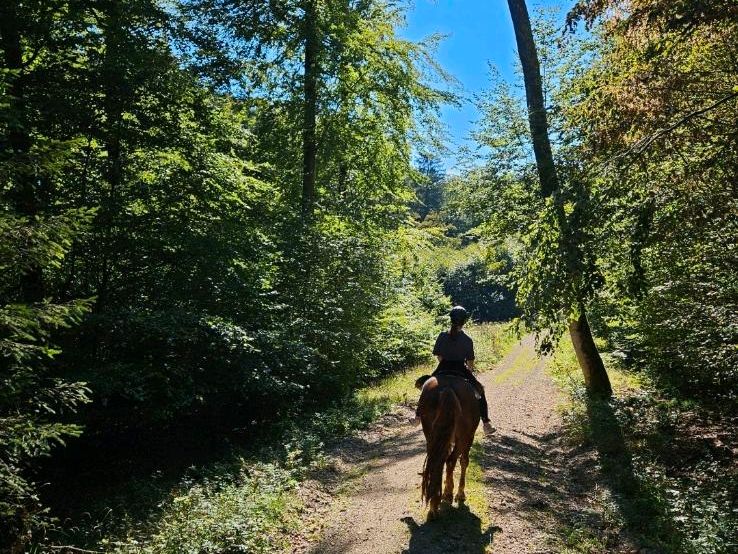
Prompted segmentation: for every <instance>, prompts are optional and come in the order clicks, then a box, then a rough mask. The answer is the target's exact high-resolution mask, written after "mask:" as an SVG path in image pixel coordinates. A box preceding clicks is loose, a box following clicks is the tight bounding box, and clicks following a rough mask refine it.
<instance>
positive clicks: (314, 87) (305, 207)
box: [302, 0, 320, 222]
mask: <svg viewBox="0 0 738 554" xmlns="http://www.w3.org/2000/svg"><path fill="white" fill-rule="evenodd" d="M304 9H305V19H304V21H303V25H304V40H305V60H304V63H305V74H304V78H303V95H304V97H303V126H302V219H303V221H304V222H308V221H309V220H310V219H311V218H312V214H313V205H314V202H315V173H316V157H317V150H318V146H317V141H316V138H315V117H316V112H317V104H318V49H319V40H320V39H319V37H318V20H317V18H318V14H317V7H316V0H304Z"/></svg>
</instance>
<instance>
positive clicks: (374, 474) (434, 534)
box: [298, 327, 559, 554]
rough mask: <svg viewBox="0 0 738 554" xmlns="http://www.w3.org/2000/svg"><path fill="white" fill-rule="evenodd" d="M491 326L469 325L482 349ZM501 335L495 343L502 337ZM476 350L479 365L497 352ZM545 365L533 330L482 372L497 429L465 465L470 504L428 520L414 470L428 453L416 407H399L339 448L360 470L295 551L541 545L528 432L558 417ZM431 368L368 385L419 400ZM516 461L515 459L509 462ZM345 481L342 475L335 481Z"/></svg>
mask: <svg viewBox="0 0 738 554" xmlns="http://www.w3.org/2000/svg"><path fill="white" fill-rule="evenodd" d="M491 329H493V328H486V329H485V328H483V327H481V328H480V327H476V328H472V329H471V330H470V334H471V335H472V336H473V337H474V338H475V342H476V344H477V345H479V347H480V352H483V351H484V348H485V346H484V345H485V344H487V345H489V344H491V343H492V342H495V341H492V340H490V338H491V337H486V336H485V333H487V332H489V331H490V330H491ZM496 342H497V344H499V340H497V341H496ZM479 358H480V360H479V367H480V368H481V369H482V370H485V369H491V367H490V366H492V365H493V363H492V361H493V360H492V357H489V358H486V359H485V356H483V355H480V356H479ZM498 359H499V355H498ZM544 366H545V361H542V360H540V359H539V358H538V357H537V356H536V355H535V352H534V345H533V340H532V339H531V338H529V337H528V338H526V339H524V340H523V341H521V342H519V343H517V344H515V345H514V346H513V347H512V348H510V349H509V352H508V353H507V355H506V356H505V357H504V359H503V360H502V361H501V362H499V363H498V364H496V365H495V367H494V369H492V370H491V371H486V372H485V371H483V373H482V377H481V380H482V382H483V383H484V384H485V387H486V388H487V396H488V398H489V401H490V406H491V413H492V418H493V421H494V423H495V424H496V425H497V426H498V429H499V431H498V435H496V436H494V437H492V438H491V439H487V440H485V441H484V443H480V439H481V434H480V435H478V437H477V438H478V441H477V443H476V444H475V446H474V448H473V451H472V463H471V464H470V467H469V475H468V481H467V496H468V504H467V505H466V506H462V507H457V506H454V507H453V508H450V509H448V510H447V511H446V513H445V515H444V517H442V518H441V519H440V520H438V521H434V522H430V523H426V522H425V513H426V509H425V507H424V506H422V505H421V503H420V490H419V484H420V479H419V476H418V473H419V471H420V470H421V469H422V465H423V460H424V457H425V441H424V439H423V434H422V432H421V431H420V430H419V429H417V428H410V427H408V426H407V425H405V424H404V422H405V420H406V418H408V417H410V416H411V415H412V413H413V411H412V409H410V408H409V407H407V406H401V407H398V409H397V410H396V411H395V412H394V413H393V414H392V415H391V416H389V417H385V418H384V419H383V420H382V421H381V422H380V424H379V425H377V426H375V427H372V428H370V429H369V430H367V431H366V432H364V433H362V434H361V435H360V436H359V437H357V438H355V439H352V440H351V441H348V442H346V443H345V444H342V445H340V447H339V448H338V449H337V451H336V457H337V459H338V460H339V461H338V463H337V468H338V469H337V471H339V472H340V471H341V468H343V469H344V470H345V469H346V468H354V471H356V469H355V468H357V467H361V468H362V469H361V470H360V471H358V472H356V473H355V475H354V478H353V479H350V483H351V484H350V486H348V487H347V486H346V485H345V484H344V486H343V488H342V490H341V491H340V492H339V493H338V494H337V495H336V497H337V499H338V501H337V502H336V503H335V506H334V508H333V509H332V510H331V511H330V512H329V513H323V514H321V519H322V520H323V521H325V522H326V524H325V529H324V531H323V533H322V536H321V538H320V539H317V540H314V541H312V542H311V543H310V544H308V545H305V546H304V547H303V548H302V549H299V550H298V551H300V552H310V553H314V554H318V553H324V554H333V553H339V552H340V553H379V552H381V553H387V554H389V553H400V552H401V553H407V554H414V553H415V554H419V553H428V554H435V553H439V554H440V553H442V552H468V553H480V554H481V553H484V552H511V553H512V552H516V553H522V552H535V551H537V550H536V549H537V548H539V547H538V546H537V545H538V544H545V543H546V542H547V535H546V533H545V532H544V531H543V529H544V528H545V527H546V526H543V527H542V526H541V525H540V514H539V510H538V509H537V508H536V505H535V503H533V504H531V503H530V502H529V499H530V498H531V497H532V496H533V495H534V490H536V491H537V489H538V485H537V484H536V481H537V480H538V479H540V478H541V477H542V476H541V475H540V474H537V473H536V472H535V471H534V470H533V466H534V464H535V460H533V459H530V460H529V459H527V458H528V457H529V456H533V457H534V458H535V457H537V456H536V455H535V448H534V447H532V446H531V443H533V442H535V439H534V438H531V437H538V436H547V435H548V434H551V433H553V431H554V430H555V429H557V428H558V423H559V418H558V416H557V414H556V411H555V405H556V403H557V401H558V395H557V393H556V389H555V387H554V385H553V384H552V382H551V380H550V378H549V377H548V376H547V375H546V374H545V372H544V371H543V368H544ZM431 369H432V366H430V365H429V366H426V367H421V368H417V371H416V372H413V374H412V375H411V374H408V375H407V376H405V377H404V378H403V381H402V382H401V383H400V382H399V381H395V380H394V379H393V380H392V381H389V382H385V383H383V384H381V385H379V386H378V387H376V388H373V389H371V390H368V391H365V393H364V394H368V395H378V394H385V395H390V396H394V397H395V398H399V399H400V400H404V399H405V397H406V396H407V398H412V399H413V400H415V398H416V396H417V391H415V390H414V389H412V380H413V379H414V377H415V375H414V373H417V374H422V373H425V372H428V371H429V370H431ZM405 383H409V385H405ZM406 386H407V387H408V388H407V390H405V389H404V387H406ZM411 394H412V396H411ZM533 412H536V414H535V415H534V414H533ZM526 435H528V436H526ZM511 462H514V463H516V464H519V465H514V466H510V465H509V463H511ZM498 464H500V466H501V467H498ZM457 471H458V470H457ZM514 473H519V474H525V477H521V475H514ZM346 481H347V480H346V479H342V478H337V479H336V482H343V483H346ZM505 487H506V488H505ZM529 489H531V490H529ZM543 505H544V504H540V506H543Z"/></svg>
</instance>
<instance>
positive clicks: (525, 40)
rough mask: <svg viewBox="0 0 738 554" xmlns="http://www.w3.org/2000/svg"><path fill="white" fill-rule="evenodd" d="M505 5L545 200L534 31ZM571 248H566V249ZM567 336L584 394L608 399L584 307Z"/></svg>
mask: <svg viewBox="0 0 738 554" xmlns="http://www.w3.org/2000/svg"><path fill="white" fill-rule="evenodd" d="M507 4H508V6H509V7H510V15H511V16H512V21H513V27H514V28H515V40H516V41H517V45H518V54H519V55H520V62H521V64H522V66H523V79H524V81H525V97H526V101H527V104H528V123H529V124H530V134H531V138H532V139H533V151H534V153H535V157H536V166H537V168H538V177H539V179H540V182H541V194H542V195H543V196H544V197H549V196H552V195H554V194H555V192H556V190H557V189H558V187H559V182H558V175H557V174H556V166H555V165H554V159H553V153H552V151H551V141H550V139H549V136H548V121H547V119H546V106H545V105H544V103H543V86H542V84H541V69H540V65H539V63H538V53H537V51H536V44H535V41H534V40H533V31H532V30H531V26H530V17H529V15H528V8H527V7H526V5H525V0H508V2H507ZM559 219H560V223H561V224H562V229H561V232H562V233H568V230H567V228H566V225H565V221H564V220H563V219H562V218H559ZM571 246H572V245H569V247H571ZM569 333H570V335H571V342H572V344H573V345H574V351H575V352H576V355H577V360H578V361H579V365H580V367H581V368H582V373H583V374H584V382H585V384H586V386H587V391H588V392H589V393H590V394H592V395H597V396H610V395H611V394H612V387H611V386H610V379H609V378H608V376H607V371H606V370H605V365H604V364H603V363H602V358H601V357H600V353H599V352H598V351H597V346H596V345H595V343H594V339H593V338H592V332H591V331H590V328H589V323H588V322H587V313H586V311H585V309H584V305H580V306H579V314H578V316H577V317H576V318H575V319H573V320H572V321H571V322H570V323H569Z"/></svg>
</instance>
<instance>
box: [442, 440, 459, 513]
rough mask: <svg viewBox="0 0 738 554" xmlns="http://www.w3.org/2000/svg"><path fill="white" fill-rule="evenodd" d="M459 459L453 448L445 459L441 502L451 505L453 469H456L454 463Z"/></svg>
mask: <svg viewBox="0 0 738 554" xmlns="http://www.w3.org/2000/svg"><path fill="white" fill-rule="evenodd" d="M458 459H459V451H458V450H457V449H456V447H454V449H453V451H452V452H451V454H450V455H449V457H448V458H447V459H446V484H445V486H444V491H443V501H444V502H448V503H449V504H451V502H453V499H454V469H456V461H457V460H458Z"/></svg>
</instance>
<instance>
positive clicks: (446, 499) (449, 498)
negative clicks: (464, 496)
mask: <svg viewBox="0 0 738 554" xmlns="http://www.w3.org/2000/svg"><path fill="white" fill-rule="evenodd" d="M453 501H454V495H453V494H451V493H449V494H444V495H443V498H441V502H445V503H446V504H453Z"/></svg>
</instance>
